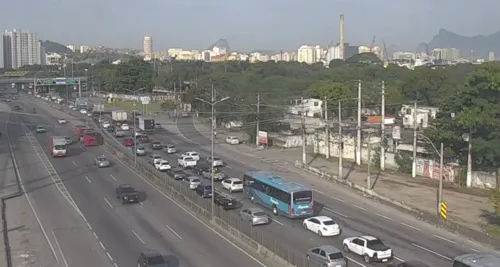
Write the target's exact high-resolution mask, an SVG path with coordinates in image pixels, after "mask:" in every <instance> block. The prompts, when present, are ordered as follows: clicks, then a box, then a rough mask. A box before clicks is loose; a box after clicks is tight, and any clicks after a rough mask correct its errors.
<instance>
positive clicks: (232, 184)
mask: <svg viewBox="0 0 500 267" xmlns="http://www.w3.org/2000/svg"><path fill="white" fill-rule="evenodd" d="M221 184H222V188H224V189H227V190H229V192H231V193H232V192H241V191H243V181H241V180H240V179H238V178H229V179H226V180H224V181H222V182H221Z"/></svg>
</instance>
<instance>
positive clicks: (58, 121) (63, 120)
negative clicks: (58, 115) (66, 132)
mask: <svg viewBox="0 0 500 267" xmlns="http://www.w3.org/2000/svg"><path fill="white" fill-rule="evenodd" d="M57 123H59V124H66V120H65V119H58V120H57Z"/></svg>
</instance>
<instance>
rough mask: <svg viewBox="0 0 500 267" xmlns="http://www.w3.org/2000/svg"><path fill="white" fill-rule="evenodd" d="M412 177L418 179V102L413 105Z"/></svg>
mask: <svg viewBox="0 0 500 267" xmlns="http://www.w3.org/2000/svg"><path fill="white" fill-rule="evenodd" d="M411 177H412V178H415V177H417V100H415V102H414V103H413V161H412V164H411Z"/></svg>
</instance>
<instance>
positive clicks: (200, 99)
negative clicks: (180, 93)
mask: <svg viewBox="0 0 500 267" xmlns="http://www.w3.org/2000/svg"><path fill="white" fill-rule="evenodd" d="M195 99H197V100H199V101H201V102H204V103H206V104H209V105H210V106H212V148H211V156H210V157H211V159H212V160H211V163H210V176H211V181H212V183H211V186H212V199H211V200H212V205H211V210H212V213H211V215H212V220H213V219H214V216H215V214H214V187H215V184H214V147H215V142H214V140H215V126H216V124H215V118H216V117H215V105H217V104H218V103H220V102H222V101H226V100H228V99H229V97H224V98H222V99H220V100H217V101H216V100H215V89H214V85H213V84H212V97H211V99H210V101H207V100H205V99H202V98H199V97H196V98H195Z"/></svg>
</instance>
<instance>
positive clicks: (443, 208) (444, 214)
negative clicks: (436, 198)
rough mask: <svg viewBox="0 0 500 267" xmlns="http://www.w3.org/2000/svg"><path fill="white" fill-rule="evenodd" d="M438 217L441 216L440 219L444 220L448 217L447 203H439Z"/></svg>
mask: <svg viewBox="0 0 500 267" xmlns="http://www.w3.org/2000/svg"><path fill="white" fill-rule="evenodd" d="M439 215H441V218H443V219H445V220H446V218H447V217H448V203H446V202H444V201H443V202H441V205H440V211H439Z"/></svg>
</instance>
